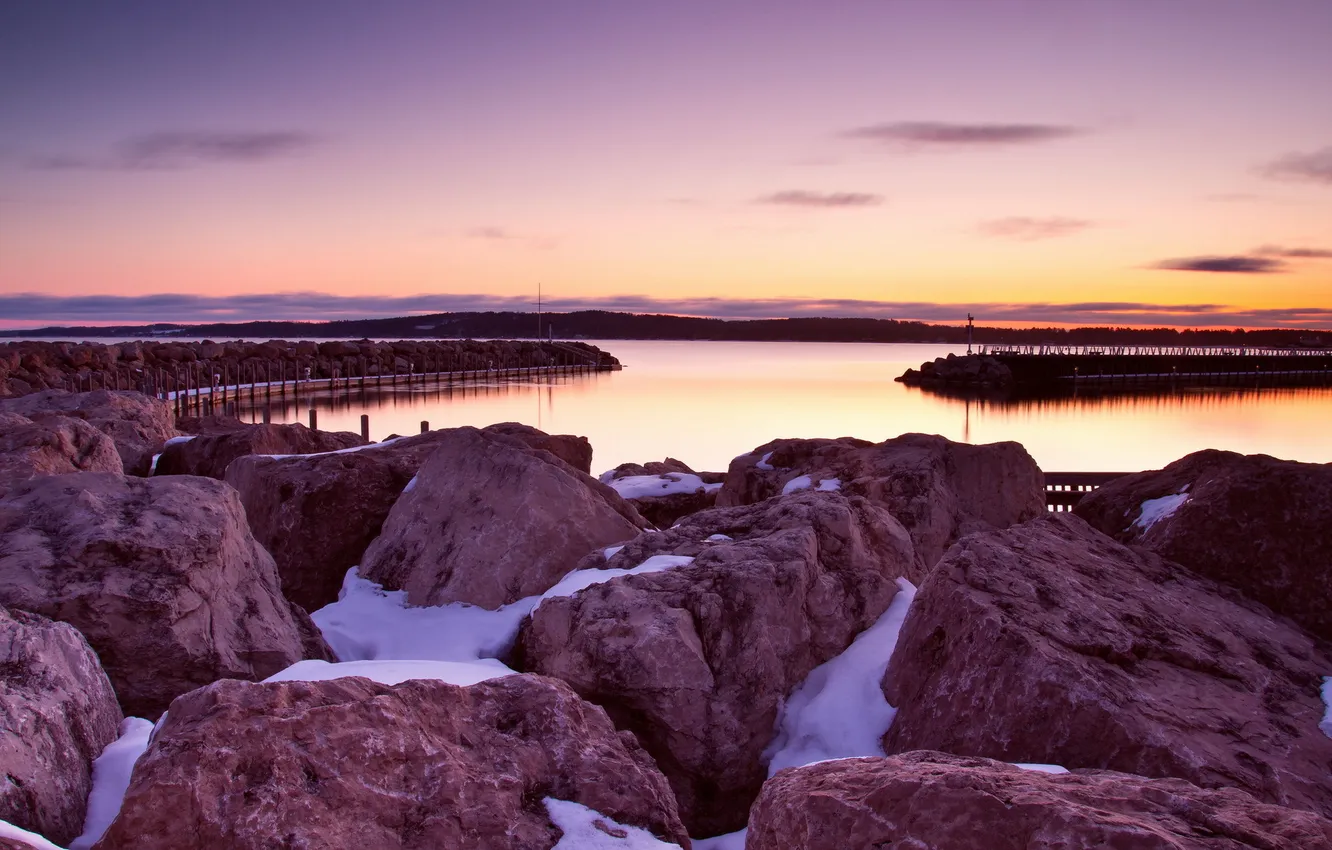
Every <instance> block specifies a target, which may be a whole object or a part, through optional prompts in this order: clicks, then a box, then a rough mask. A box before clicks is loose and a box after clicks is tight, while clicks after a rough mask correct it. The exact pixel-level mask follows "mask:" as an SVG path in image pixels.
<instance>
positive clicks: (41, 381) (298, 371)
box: [0, 339, 620, 397]
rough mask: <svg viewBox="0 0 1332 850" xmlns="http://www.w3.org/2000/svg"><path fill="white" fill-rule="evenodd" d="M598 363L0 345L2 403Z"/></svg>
mask: <svg viewBox="0 0 1332 850" xmlns="http://www.w3.org/2000/svg"><path fill="white" fill-rule="evenodd" d="M570 365H595V366H596V367H597V368H602V369H615V368H619V365H620V363H619V361H618V360H617V359H615V357H613V356H612V355H611V354H609V353H608V352H605V351H602V350H601V349H599V348H597V347H596V346H594V345H588V344H587V343H583V342H561V343H544V342H538V341H531V340H487V341H478V340H398V341H396V342H375V341H371V340H365V339H363V340H356V341H350V340H348V341H340V340H339V341H332V342H315V341H313V340H299V341H294V342H292V341H287V340H270V341H268V342H244V341H240V340H236V341H232V342H213V341H210V340H205V341H203V342H187V341H184V340H173V339H162V340H146V341H134V342H123V343H113V344H102V343H95V342H80V343H75V342H34V341H27V340H24V341H16V342H8V343H0V397H5V396H21V395H27V394H28V393H33V392H39V391H41V390H47V389H65V390H92V389H113V390H115V389H125V390H138V391H140V392H144V393H148V394H155V393H159V392H171V391H174V390H179V389H187V388H191V387H199V386H204V387H208V386H211V385H212V384H213V382H214V380H215V379H216V380H218V381H220V382H222V383H224V384H227V385H232V384H238V383H240V384H248V383H261V382H268V381H281V380H288V381H289V380H294V379H297V378H307V377H309V378H334V377H339V378H350V377H359V376H362V375H365V376H376V375H399V374H402V375H406V374H413V373H421V372H446V371H460V370H475V369H516V368H531V367H549V366H570Z"/></svg>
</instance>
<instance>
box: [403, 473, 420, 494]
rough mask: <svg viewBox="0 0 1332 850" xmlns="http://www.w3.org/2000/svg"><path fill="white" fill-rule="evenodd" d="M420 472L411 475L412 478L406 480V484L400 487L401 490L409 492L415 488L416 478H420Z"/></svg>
mask: <svg viewBox="0 0 1332 850" xmlns="http://www.w3.org/2000/svg"><path fill="white" fill-rule="evenodd" d="M420 477H421V475H420V473H417V474H416V475H413V476H412V480H411V481H408V482H407V486H406V487H403V488H402V492H404V493H410V492H412V491H413V490H415V489H416V479H418V478H420Z"/></svg>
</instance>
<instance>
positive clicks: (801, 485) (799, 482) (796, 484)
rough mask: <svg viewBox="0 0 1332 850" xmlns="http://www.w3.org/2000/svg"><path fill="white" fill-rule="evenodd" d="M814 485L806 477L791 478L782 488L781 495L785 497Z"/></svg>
mask: <svg viewBox="0 0 1332 850" xmlns="http://www.w3.org/2000/svg"><path fill="white" fill-rule="evenodd" d="M813 484H814V482H813V481H811V480H810V478H809V476H808V475H801V476H799V477H798V478H792V479H791V480H790V481H788V482H786V484H785V485H784V486H783V487H782V495H783V496H786V495H788V494H790V493H794V492H795V491H797V490H808V489H809V488H810V487H811V486H812V485H813Z"/></svg>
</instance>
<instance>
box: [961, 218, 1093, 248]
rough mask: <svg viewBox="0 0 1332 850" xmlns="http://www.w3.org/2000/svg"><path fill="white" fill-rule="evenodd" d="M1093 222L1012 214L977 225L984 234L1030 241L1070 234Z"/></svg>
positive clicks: (1087, 226)
mask: <svg viewBox="0 0 1332 850" xmlns="http://www.w3.org/2000/svg"><path fill="white" fill-rule="evenodd" d="M1092 225H1093V222H1091V221H1088V220H1087V219H1082V218H1067V217H1064V216H1052V217H1050V218H1029V217H1026V216H1012V217H1010V218H998V219H994V220H992V221H983V222H981V223H980V225H979V228H978V229H979V230H980V232H981V233H984V234H985V235H986V236H994V237H997V238H1000V239H1016V240H1018V241H1021V242H1032V241H1035V240H1037V239H1054V238H1057V237H1060V236H1070V235H1072V234H1074V233H1077V232H1078V231H1081V230H1086V229H1087V228H1089V227H1091V226H1092Z"/></svg>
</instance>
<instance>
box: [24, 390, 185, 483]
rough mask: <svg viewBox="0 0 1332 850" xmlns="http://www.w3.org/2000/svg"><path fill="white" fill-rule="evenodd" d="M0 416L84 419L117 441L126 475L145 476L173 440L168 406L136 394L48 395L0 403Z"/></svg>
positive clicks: (56, 391)
mask: <svg viewBox="0 0 1332 850" xmlns="http://www.w3.org/2000/svg"><path fill="white" fill-rule="evenodd" d="M0 413H17V414H19V415H21V416H26V417H28V418H29V419H32V420H34V421H42V420H44V419H49V418H52V417H68V418H71V419H82V420H84V421H86V422H87V423H88V424H89V425H92V426H93V427H94V428H96V429H97V430H99V431H101V432H102V433H103V434H106V435H107V436H108V437H110V438H111V439H112V440H114V441H115V444H116V450H117V451H118V452H119V453H120V460H121V462H122V463H123V464H124V469H125V472H126V473H127V474H129V475H147V474H148V471H149V468H150V467H151V465H152V462H153V455H155V454H157V453H158V452H160V451H161V450H162V446H163V445H165V444H166V441H167V440H169V439H171V438H172V437H174V436H176V426H175V420H174V418H173V417H172V415H171V408H170V406H168V405H167V403H166V402H164V401H159V400H157V399H154V398H149V397H148V396H146V395H143V394H142V393H136V392H118V391H112V390H94V391H93V392H89V393H67V392H64V391H63V390H48V391H46V392H39V393H31V394H29V395H25V396H21V397H19V398H13V399H5V400H3V401H0Z"/></svg>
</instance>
